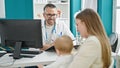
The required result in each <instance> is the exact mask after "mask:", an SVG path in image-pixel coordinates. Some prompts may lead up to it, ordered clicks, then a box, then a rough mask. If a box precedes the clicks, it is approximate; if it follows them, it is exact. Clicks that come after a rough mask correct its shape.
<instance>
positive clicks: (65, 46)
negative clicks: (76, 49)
mask: <svg viewBox="0 0 120 68" xmlns="http://www.w3.org/2000/svg"><path fill="white" fill-rule="evenodd" d="M54 46H55V49H56V52H57V53H58V55H63V54H71V51H72V49H73V41H72V39H71V38H70V37H69V36H67V35H63V36H61V37H60V38H57V39H56V40H55V43H54Z"/></svg>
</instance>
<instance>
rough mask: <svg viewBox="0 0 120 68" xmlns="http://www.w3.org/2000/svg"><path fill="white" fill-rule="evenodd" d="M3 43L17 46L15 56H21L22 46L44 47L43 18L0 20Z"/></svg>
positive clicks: (0, 33)
mask: <svg viewBox="0 0 120 68" xmlns="http://www.w3.org/2000/svg"><path fill="white" fill-rule="evenodd" d="M0 35H1V45H5V46H12V47H15V50H14V55H13V57H14V58H20V51H21V48H24V47H33V48H42V47H43V44H42V29H41V20H20V19H19V20H16V19H15V20H13V19H12V20H11V19H1V20H0Z"/></svg>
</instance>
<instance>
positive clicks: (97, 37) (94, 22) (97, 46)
mask: <svg viewBox="0 0 120 68" xmlns="http://www.w3.org/2000/svg"><path fill="white" fill-rule="evenodd" d="M76 25H77V31H78V32H80V35H81V36H82V37H83V38H86V40H85V41H84V42H83V43H82V45H81V46H80V47H79V49H78V53H77V54H76V55H75V57H74V59H73V61H72V62H71V64H70V66H69V68H109V66H110V64H111V48H110V43H109V40H108V37H107V35H106V33H105V30H104V28H103V25H102V22H101V20H100V17H99V16H98V14H97V13H96V12H95V11H93V10H92V9H85V10H83V11H81V12H80V13H78V14H77V16H76Z"/></svg>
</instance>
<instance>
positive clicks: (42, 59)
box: [0, 51, 58, 68]
mask: <svg viewBox="0 0 120 68" xmlns="http://www.w3.org/2000/svg"><path fill="white" fill-rule="evenodd" d="M9 55H10V53H7V54H5V55H4V56H2V57H1V58H0V61H3V62H0V65H1V63H2V64H4V66H5V65H6V66H7V65H9V68H13V67H26V66H36V65H38V64H43V65H47V64H50V63H52V62H54V61H55V60H56V58H57V57H58V56H57V54H56V53H55V52H46V51H44V52H42V53H41V54H38V55H35V57H33V58H25V57H24V58H21V59H16V60H15V61H14V64H13V65H10V64H11V63H12V62H13V58H12V57H10V56H9ZM6 62H9V63H7V64H6ZM0 68H1V67H0ZM6 68H8V67H6Z"/></svg>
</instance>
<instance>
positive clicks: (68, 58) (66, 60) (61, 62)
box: [43, 55, 73, 68]
mask: <svg viewBox="0 0 120 68" xmlns="http://www.w3.org/2000/svg"><path fill="white" fill-rule="evenodd" d="M72 59H73V55H65V56H59V57H58V59H57V60H56V61H55V62H53V63H51V64H50V65H47V66H44V67H43V68H67V67H68V66H69V64H70V63H71V62H72Z"/></svg>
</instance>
